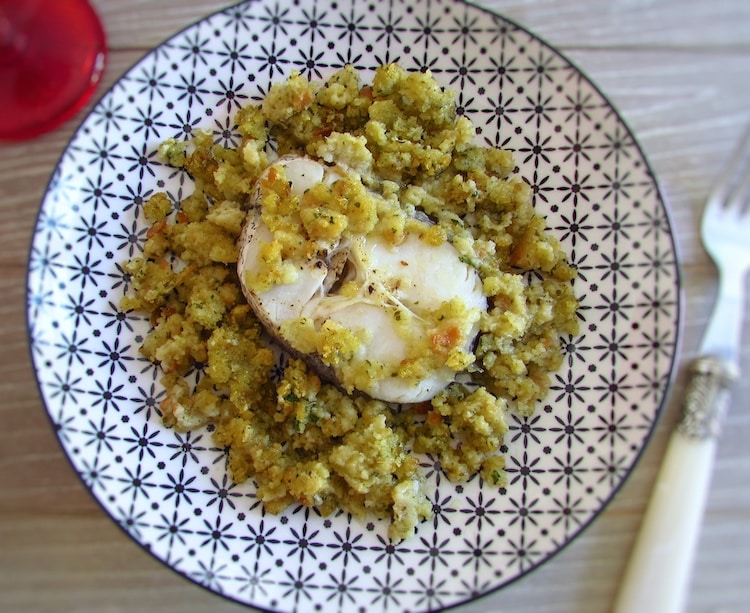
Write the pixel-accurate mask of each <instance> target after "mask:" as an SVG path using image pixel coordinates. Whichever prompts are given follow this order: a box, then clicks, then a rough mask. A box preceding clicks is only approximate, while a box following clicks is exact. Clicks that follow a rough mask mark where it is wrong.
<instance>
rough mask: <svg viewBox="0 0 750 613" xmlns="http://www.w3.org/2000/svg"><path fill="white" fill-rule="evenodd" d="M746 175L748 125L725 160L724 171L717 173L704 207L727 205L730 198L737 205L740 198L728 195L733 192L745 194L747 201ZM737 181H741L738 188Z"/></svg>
mask: <svg viewBox="0 0 750 613" xmlns="http://www.w3.org/2000/svg"><path fill="white" fill-rule="evenodd" d="M748 176H750V126H748V127H747V128H746V129H745V133H744V134H743V136H742V139H741V140H740V142H739V144H738V145H737V148H736V149H735V151H734V152H733V154H732V156H731V157H730V158H729V159H728V160H727V161H726V168H725V170H724V172H722V173H721V174H720V175H719V177H718V179H717V180H716V183H714V187H713V189H712V190H711V193H710V194H709V196H708V200H707V202H706V208H707V209H709V208H712V207H714V206H724V205H729V203H730V198H731V204H732V205H733V206H737V205H738V203H739V202H740V201H741V200H740V199H739V198H738V197H731V196H730V195H731V194H733V193H734V194H740V195H742V194H745V201H747V196H748V194H747V192H748V189H749V186H748V179H747V177H748ZM742 179H744V180H742ZM738 182H740V183H741V185H740V187H739V188H737V184H738Z"/></svg>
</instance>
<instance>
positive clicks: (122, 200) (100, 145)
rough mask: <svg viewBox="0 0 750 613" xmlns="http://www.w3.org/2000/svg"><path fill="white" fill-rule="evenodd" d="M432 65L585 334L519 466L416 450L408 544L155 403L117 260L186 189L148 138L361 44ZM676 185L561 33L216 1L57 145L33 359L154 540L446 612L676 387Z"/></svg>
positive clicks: (559, 516)
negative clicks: (499, 483)
mask: <svg viewBox="0 0 750 613" xmlns="http://www.w3.org/2000/svg"><path fill="white" fill-rule="evenodd" d="M387 62H399V63H401V64H402V65H404V66H405V67H407V68H408V69H410V70H425V69H429V70H431V71H432V73H433V74H434V76H435V78H436V79H437V80H438V81H439V82H440V83H441V84H443V85H444V86H445V87H447V88H451V89H453V90H455V91H456V92H457V93H456V96H457V105H458V109H459V112H460V113H465V114H466V115H467V116H469V117H470V118H471V119H472V121H473V122H474V124H475V125H476V126H477V132H478V134H477V139H478V140H479V141H480V142H483V143H488V144H491V145H500V146H502V147H505V148H510V149H512V150H514V151H515V156H516V159H517V162H518V166H519V168H520V173H521V175H522V176H524V177H525V178H526V179H527V180H528V182H529V183H530V184H531V186H532V187H533V192H534V201H535V206H536V207H537V209H538V210H539V211H541V212H542V213H543V214H544V215H545V216H546V219H547V222H548V226H549V228H550V229H551V230H552V231H553V232H554V233H555V234H556V235H557V236H558V237H559V238H560V239H561V240H562V243H563V245H564V246H565V248H566V249H567V251H568V252H569V253H570V255H571V258H572V261H573V262H574V264H575V265H577V267H578V270H579V272H580V276H579V278H578V279H577V281H576V286H575V287H576V291H577V294H578V295H579V296H580V298H581V309H580V318H581V320H582V322H581V323H582V325H581V334H580V336H579V337H577V338H565V339H563V346H564V348H565V364H564V367H563V368H562V369H561V370H560V371H559V372H557V373H556V374H555V375H554V382H553V384H552V389H551V391H550V392H549V395H548V397H547V398H546V399H545V401H544V402H543V403H542V404H541V405H540V407H539V410H538V412H537V413H536V414H535V415H533V416H532V417H528V418H520V417H514V416H512V415H511V416H509V418H508V420H509V425H510V431H509V433H508V435H507V438H506V449H505V451H506V459H507V476H508V480H507V487H505V488H503V489H497V488H490V487H487V486H483V487H481V488H480V485H479V480H478V479H474V480H472V481H470V482H469V483H466V484H464V485H454V484H451V483H450V482H449V481H447V479H446V478H445V477H444V475H442V473H441V470H440V467H439V465H437V464H430V463H429V462H427V461H425V465H424V474H425V475H426V479H427V482H428V486H429V490H430V494H429V495H430V499H431V501H432V502H433V510H434V518H433V519H432V520H430V521H429V522H425V523H423V524H421V525H420V526H419V529H418V532H417V534H416V535H415V536H414V537H412V538H411V539H408V540H406V541H403V542H401V543H400V544H398V545H393V544H391V543H390V542H389V541H388V539H387V536H386V534H387V525H386V523H385V522H380V521H377V520H372V521H367V520H366V521H360V520H357V519H352V518H350V517H348V516H347V515H346V514H343V513H342V514H339V515H334V516H331V517H328V518H322V517H320V516H319V515H318V514H316V513H315V512H314V511H310V510H308V509H305V508H301V507H298V508H294V507H291V508H289V509H288V510H287V512H285V513H284V514H282V515H280V516H274V515H269V514H264V511H263V509H262V506H261V504H260V503H259V501H258V500H257V499H256V497H255V494H254V487H253V485H252V484H251V483H247V484H243V485H235V484H233V483H232V481H231V480H230V478H229V475H228V474H227V472H226V470H225V465H224V460H225V453H224V450H223V449H217V448H215V447H214V445H213V444H212V441H211V436H210V433H209V432H208V431H207V430H200V431H196V432H191V433H188V434H179V433H176V432H174V431H172V430H170V429H167V428H165V427H164V426H163V425H162V423H161V419H160V415H159V413H158V406H159V402H160V398H161V396H162V393H163V392H162V389H161V388H160V385H159V383H158V379H159V374H158V372H157V371H156V369H155V368H154V367H153V366H152V365H151V364H149V363H148V362H146V361H144V360H143V358H142V357H140V356H139V353H138V346H139V344H140V341H141V340H142V337H143V335H144V333H145V332H146V330H147V326H148V323H147V322H146V321H144V320H143V319H142V318H141V317H139V316H137V315H136V314H133V313H125V312H122V311H121V310H120V309H119V308H118V302H119V300H120V297H121V296H122V294H123V291H124V290H125V288H126V286H127V284H128V278H127V275H124V273H123V271H122V269H121V268H120V263H122V262H123V261H125V260H127V259H129V258H130V257H131V256H134V255H137V254H138V253H139V251H140V250H141V249H142V245H143V242H144V240H145V233H146V227H147V226H146V222H145V220H144V217H143V210H142V204H143V202H144V200H145V199H147V198H148V197H149V195H150V194H153V193H154V192H156V191H160V190H166V191H168V192H169V193H170V194H171V195H172V197H173V198H174V199H177V200H179V199H180V198H181V197H183V196H185V195H187V194H189V193H190V191H191V184H190V181H189V179H187V178H186V175H185V174H184V173H182V172H175V171H174V169H170V168H168V167H166V166H164V165H162V164H161V163H160V161H159V158H158V156H157V147H158V145H159V143H160V142H162V141H163V140H165V139H166V138H170V137H176V138H178V139H187V138H188V137H189V135H190V132H191V131H192V130H194V129H197V128H204V129H208V130H211V131H213V134H214V137H215V140H216V141H217V142H219V143H222V144H225V145H232V144H236V143H238V142H239V136H238V134H237V133H236V131H235V127H234V125H233V122H232V115H233V113H234V111H236V110H237V108H238V107H239V106H240V105H242V104H245V103H250V102H253V101H254V100H258V99H259V98H260V97H262V96H263V94H264V93H265V92H266V91H267V90H268V87H269V85H270V84H271V83H272V82H275V81H279V80H282V79H284V78H285V77H286V76H288V75H289V74H290V73H291V72H292V71H294V70H298V71H300V72H302V73H303V74H304V75H306V76H309V77H310V78H313V79H324V78H326V76H327V75H329V74H330V73H331V72H332V71H334V70H335V69H337V68H340V67H342V66H343V65H345V64H347V63H351V64H353V65H355V67H357V68H358V69H360V71H361V72H362V73H363V76H364V78H365V80H366V79H367V78H368V77H369V76H370V75H371V74H372V70H373V69H374V68H375V67H376V66H377V65H380V64H382V63H387ZM679 282H680V281H679V274H678V265H677V260H676V256H675V246H674V240H673V237H672V234H671V228H670V223H669V219H668V215H667V211H666V209H665V205H664V203H663V201H662V199H661V197H660V194H659V191H658V188H657V185H656V183H655V180H654V177H653V175H652V173H651V171H650V169H649V166H648V164H647V163H646V161H645V159H644V157H643V154H642V152H641V150H640V149H639V147H638V145H637V143H636V142H635V139H634V138H633V135H632V134H631V132H630V131H629V130H628V128H627V127H626V126H625V125H624V123H623V121H622V120H621V118H620V117H619V116H618V114H617V112H616V111H615V110H614V109H613V108H612V106H611V105H610V103H609V102H608V101H607V99H606V98H605V97H604V96H603V95H602V94H601V93H600V92H599V90H598V89H597V88H596V87H595V86H594V85H593V84H592V83H591V82H590V81H589V80H588V79H587V78H586V77H585V76H584V75H583V74H581V72H580V71H579V70H577V69H576V67H574V66H573V65H571V64H570V62H569V61H568V60H566V59H565V58H564V57H562V56H561V55H560V54H559V53H558V52H557V51H555V50H554V49H552V48H551V47H549V46H548V45H547V44H545V43H544V42H543V41H541V40H539V39H538V38H537V37H535V36H534V35H533V34H531V33H529V32H528V31H526V30H524V29H523V28H522V27H520V26H518V25H517V24H515V23H513V22H511V21H508V20H507V19H505V18H503V17H500V16H498V15H494V14H492V13H489V12H487V11H485V10H483V9H480V8H477V7H474V6H471V5H467V4H464V3H462V2H459V1H452V0H421V1H420V0H412V1H408V2H407V1H405V0H370V1H369V2H360V1H357V0H341V1H338V2H333V3H330V4H326V3H320V2H315V1H314V0H258V1H255V2H245V3H242V4H238V5H236V6H233V7H230V8H227V9H226V10H224V11H221V12H219V13H216V14H215V15H212V16H210V17H208V18H206V19H204V20H202V21H200V22H198V23H196V24H195V25H193V26H191V27H189V28H187V29H186V30H184V31H183V32H181V33H180V34H177V35H176V36H174V37H173V38H171V39H169V40H168V41H167V42H165V43H164V44H162V45H160V46H159V47H157V48H156V49H154V50H153V51H152V52H151V53H149V54H148V55H146V56H145V57H144V58H143V59H142V60H141V61H140V62H138V64H136V65H135V66H134V67H133V68H132V69H131V70H129V71H128V72H127V74H125V76H124V77H122V79H120V80H119V81H118V82H117V83H116V84H115V86H114V87H113V88H112V89H111V90H110V91H109V92H108V93H106V94H105V95H104V96H103V98H102V99H101V101H100V102H99V103H98V104H97V105H96V107H95V108H94V109H93V111H92V112H91V114H90V116H88V117H87V118H86V119H85V121H84V122H83V124H82V126H81V127H80V129H79V130H78V131H77V133H76V134H75V136H74V137H73V139H72V141H71V142H70V144H69V146H68V147H67V149H66V150H65V152H64V154H63V156H62V158H61V160H60V163H59V166H58V167H57V169H56V170H55V172H54V175H53V177H52V180H51V182H50V185H49V189H48V190H47V193H46V195H45V197H44V201H43V203H42V207H41V212H40V215H39V220H38V223H37V226H36V231H35V236H34V239H33V245H32V248H31V255H30V264H29V275H28V322H29V331H30V338H31V346H32V352H33V358H34V362H35V365H36V372H37V378H38V382H39V387H40V389H41V394H42V397H43V399H44V403H45V405H46V408H47V411H48V412H49V416H50V418H51V421H52V423H53V424H54V428H55V430H56V432H57V435H58V437H59V440H60V442H61V444H62V448H63V450H64V452H65V454H66V455H67V456H68V457H69V458H70V461H71V463H72V465H73V467H74V469H75V470H76V471H77V472H78V474H80V477H81V479H82V480H83V483H84V484H85V485H86V487H87V488H88V489H89V490H90V491H91V494H92V495H93V496H94V497H95V498H96V500H97V501H98V502H99V503H100V504H101V506H102V507H103V509H104V510H105V512H106V513H108V514H109V515H110V516H111V517H112V518H113V519H114V521H115V522H117V523H118V524H119V525H120V526H121V527H122V529H123V530H124V531H126V532H127V533H128V534H129V535H130V536H131V537H132V538H133V539H134V540H135V541H136V542H138V543H139V544H141V545H142V546H143V548H144V549H145V550H146V551H148V552H149V553H150V554H151V555H153V556H155V557H156V558H157V559H159V560H161V561H163V562H164V563H165V564H166V565H168V566H170V567H171V568H173V569H174V570H175V571H176V572H178V573H180V574H182V575H184V576H185V577H187V578H189V579H190V580H192V581H194V582H195V583H197V584H200V585H201V586H204V587H205V588H207V589H209V590H211V591H213V592H216V593H217V594H221V595H223V596H225V597H227V598H229V599H232V600H235V601H238V602H241V603H247V604H250V605H253V606H255V607H258V608H260V609H268V610H273V611H305V612H307V611H320V610H324V611H327V612H329V611H346V612H349V611H368V612H370V611H379V610H382V611H412V612H417V611H435V610H439V609H443V608H446V607H451V606H454V605H457V604H460V603H464V602H467V601H470V600H472V599H474V598H477V597H478V596H481V595H483V594H487V593H489V592H492V591H493V590H497V589H499V588H501V587H502V586H504V585H507V584H508V583H510V582H511V581H514V580H516V579H518V578H519V577H521V576H523V575H524V574H526V573H528V572H529V571H530V570H531V569H533V568H535V567H537V566H539V565H540V564H543V563H544V562H546V561H547V560H549V559H550V557H552V556H553V555H554V554H555V553H556V552H558V551H559V550H560V549H561V548H562V547H564V546H565V545H566V544H567V543H569V542H570V541H571V540H572V539H573V538H575V537H576V535H578V534H579V533H580V532H581V530H582V529H583V528H584V527H585V526H586V525H587V524H589V523H590V522H591V521H592V519H594V517H596V515H597V514H598V513H599V512H601V510H602V509H603V508H604V507H605V506H606V504H607V503H608V501H609V500H610V499H611V498H612V496H613V494H614V493H615V492H616V491H617V489H618V488H619V487H620V486H621V484H622V482H623V480H624V479H625V478H626V476H627V475H628V473H629V471H630V470H631V469H632V467H633V465H634V463H635V462H636V460H637V458H638V456H639V454H640V452H641V450H642V448H643V446H644V444H645V443H646V441H647V439H648V437H649V435H650V433H651V430H652V427H653V425H654V422H655V420H656V419H657V417H658V415H659V411H660V409H661V406H662V404H663V403H664V400H665V396H666V394H667V389H668V387H669V384H670V380H671V372H672V368H673V364H674V360H675V353H676V349H677V345H678V335H679V316H680V294H679Z"/></svg>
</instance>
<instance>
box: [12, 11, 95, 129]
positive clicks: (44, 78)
mask: <svg viewBox="0 0 750 613" xmlns="http://www.w3.org/2000/svg"><path fill="white" fill-rule="evenodd" d="M105 57H106V37H105V34H104V29H103V28H102V24H101V21H100V20H99V17H98V16H97V14H96V13H95V12H94V9H93V8H92V7H91V6H90V5H89V3H88V2H87V1H86V0H0V140H22V139H26V138H31V137H34V136H37V135H39V134H43V133H45V132H48V131H50V130H52V129H54V128H56V127H57V126H59V125H60V124H61V123H63V122H64V121H65V120H67V119H70V118H71V117H72V116H73V115H74V114H75V113H76V112H77V111H78V110H79V109H80V108H81V107H82V106H83V105H84V104H86V102H87V101H88V100H89V98H90V97H91V95H92V94H93V93H94V90H95V89H96V86H97V84H98V83H99V80H100V78H101V75H102V72H103V69H104V60H105Z"/></svg>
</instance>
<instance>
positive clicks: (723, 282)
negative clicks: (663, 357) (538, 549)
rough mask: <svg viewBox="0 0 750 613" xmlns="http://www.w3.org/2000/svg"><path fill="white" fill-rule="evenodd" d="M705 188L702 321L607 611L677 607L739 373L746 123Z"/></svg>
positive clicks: (749, 241) (665, 612) (747, 236)
mask: <svg viewBox="0 0 750 613" xmlns="http://www.w3.org/2000/svg"><path fill="white" fill-rule="evenodd" d="M730 162H731V163H729V164H728V165H727V170H726V171H725V172H724V173H723V174H722V176H721V177H719V179H718V181H717V182H716V185H715V187H714V188H713V189H712V191H711V194H710V195H709V198H708V201H707V203H706V206H705V210H704V212H703V219H702V222H701V239H702V241H703V246H704V248H705V250H706V251H707V252H708V254H709V255H710V256H711V258H712V259H713V261H714V263H715V264H716V267H717V268H718V272H719V289H718V295H717V298H716V303H715V305H714V309H713V312H712V314H711V318H710V319H709V323H708V327H707V328H706V331H705V333H704V336H703V340H702V343H701V346H700V349H699V351H698V357H697V358H696V359H695V360H694V361H693V362H692V364H691V365H690V368H689V372H688V377H689V379H688V381H687V384H686V390H685V397H684V400H683V405H682V414H681V417H680V420H679V422H678V424H677V427H676V428H675V430H674V431H673V432H672V434H671V435H670V439H669V443H668V446H667V450H666V453H665V456H664V460H663V463H662V466H661V468H660V469H659V474H658V475H657V479H656V484H655V486H654V490H653V493H652V496H651V500H650V501H649V504H648V507H647V509H646V514H645V515H644V518H643V522H642V524H641V528H640V531H639V533H638V537H637V539H636V543H635V546H634V549H633V552H632V554H631V557H630V560H629V562H628V565H627V568H626V570H625V575H624V577H623V582H622V584H621V587H620V591H619V593H618V595H617V599H616V603H615V609H614V610H615V613H641V612H644V611H658V612H660V613H679V612H682V611H684V608H685V603H686V596H687V592H688V587H689V580H690V574H691V568H692V561H693V557H694V555H695V548H696V544H697V541H698V535H699V532H700V524H701V521H702V517H703V512H704V508H705V504H706V498H707V495H708V490H709V484H710V480H711V473H712V469H713V464H714V458H715V455H716V445H717V439H718V436H719V429H720V426H721V422H722V419H723V415H724V413H725V411H726V409H727V406H728V404H729V398H730V388H731V385H732V382H733V381H734V380H735V379H736V378H737V376H738V375H739V353H740V347H741V337H742V318H743V317H742V316H743V309H744V304H745V303H744V286H745V277H746V275H747V272H748V269H749V268H750V130H748V131H747V132H746V134H745V136H744V138H743V139H742V141H741V144H740V146H739V148H738V150H737V151H736V153H735V155H734V157H733V158H732V160H731V161H730Z"/></svg>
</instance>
